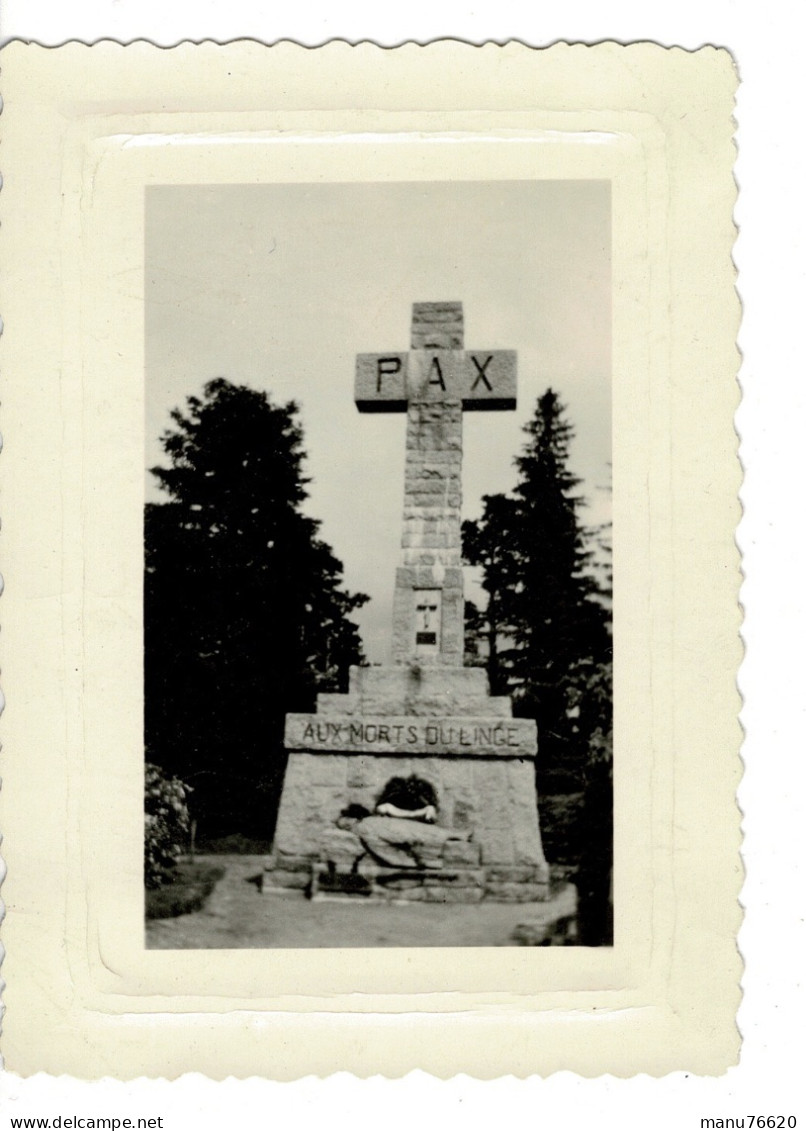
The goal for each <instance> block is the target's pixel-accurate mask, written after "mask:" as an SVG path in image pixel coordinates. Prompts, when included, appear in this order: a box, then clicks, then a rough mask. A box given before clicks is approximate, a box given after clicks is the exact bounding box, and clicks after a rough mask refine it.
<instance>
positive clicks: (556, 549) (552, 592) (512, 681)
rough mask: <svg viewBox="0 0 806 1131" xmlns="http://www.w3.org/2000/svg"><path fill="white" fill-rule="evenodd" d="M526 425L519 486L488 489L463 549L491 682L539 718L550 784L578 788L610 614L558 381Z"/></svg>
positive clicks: (606, 652) (543, 769)
mask: <svg viewBox="0 0 806 1131" xmlns="http://www.w3.org/2000/svg"><path fill="white" fill-rule="evenodd" d="M525 431H526V433H527V437H528V440H527V443H526V446H525V449H524V451H523V453H522V454H521V455H520V456H519V457H518V458H517V459H516V461H515V462H516V467H517V469H518V472H519V476H518V483H517V486H516V488H515V491H514V494H513V495H512V496H505V495H496V496H488V497H486V498H485V500H484V511H483V514H482V517H481V519H480V520H479V521H477V522H466V523H465V524H464V527H463V535H464V537H463V545H464V553H465V559H466V561H468V562H469V563H470V564H472V565H480V566H482V567H483V581H482V585H483V587H484V588H485V589H486V591H487V594H488V606H487V612H486V617H487V626H488V633H489V650H490V660H491V662H490V682H491V686H492V689H493V691H494V692H495V693H497V694H509V695H511V696H512V698H513V702H514V708H515V711H516V713H517V714H519V715H521V716H523V717H527V718H535V719H537V720H538V728H539V733H540V760H539V766H540V775H541V777H542V779H543V785H544V786H546V787H548V789H549V791H550V792H571V791H572V790H574V789H577V790H581V789H582V788H583V787H584V781H585V767H586V764H587V759H588V753H589V750H588V747H589V741H590V736H591V733H592V729H595V726H594V727H593V728H591V726H590V724H591V720H590V719H589V718H588V714H589V710H588V708H589V706H590V700H589V698H588V697H587V696H586V689H587V687H588V685H589V684H590V682H591V681H592V680H594V679H595V678H596V676H597V673H598V672H599V669H600V667H601V665H602V664H603V663H607V662H608V660H609V657H610V636H609V631H608V614H607V610H606V609H604V608H603V606H602V603H601V602H600V601H599V600H597V594H598V587H597V584H596V581H595V578H594V577H593V576H592V575H591V571H590V568H589V566H590V557H591V551H590V549H589V548H588V545H587V542H586V532H585V529H584V527H583V525H582V523H581V520H580V514H579V512H580V510H581V508H582V506H583V502H584V501H583V499H582V498H581V496H580V495H579V494H578V493H577V489H578V487H579V480H578V479H577V478H576V477H575V476H574V475H573V474H572V472H571V471H570V470H569V466H568V463H569V447H570V444H571V441H572V439H573V430H572V428H571V425H570V424H569V423H568V421H567V420H566V418H565V409H564V406H563V405H562V404H561V402H560V400H559V398H558V397H557V395H556V393H554V392H553V391H552V390H551V389H549V390H547V391H546V393H544V394H543V396H541V397H540V398H539V399H538V402H537V406H536V411H535V415H534V417H533V418H532V420H531V421H530V422H529V423H528V424H527V426H526V429H525ZM597 709H598V708H597ZM601 721H602V720H598V721H597V725H598V723H599V722H601Z"/></svg>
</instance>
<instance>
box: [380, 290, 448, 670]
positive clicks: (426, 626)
mask: <svg viewBox="0 0 806 1131" xmlns="http://www.w3.org/2000/svg"><path fill="white" fill-rule="evenodd" d="M463 340H464V329H463V315H462V304H461V303H450V302H444V303H427V302H423V303H415V304H414V309H413V317H412V330H411V347H412V348H411V354H410V357H409V372H408V394H409V402H408V411H407V421H406V479H405V491H404V499H403V536H402V550H401V565H400V567H399V568H398V570H397V574H396V577H395V595H394V606H393V608H394V625H393V635H392V657H393V660H394V662H395V663H396V664H406V663H409V662H411V661H412V660H417V661H418V662H421V663H425V664H447V665H449V666H452V667H455V666H461V664H462V661H463V654H464V594H463V588H462V563H461V522H462V401H461V399H459V398H457V397H456V395H455V393H453V394H452V393H451V389H452V387H455V386H454V385H453V378H454V375H455V371H456V369H457V367H459V366H461V365H462V364H463V361H464V353H463V352H462V345H463Z"/></svg>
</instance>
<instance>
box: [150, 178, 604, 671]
mask: <svg viewBox="0 0 806 1131" xmlns="http://www.w3.org/2000/svg"><path fill="white" fill-rule="evenodd" d="M146 196H147V199H146V368H147V373H146V406H147V407H146V453H145V458H146V468H150V467H153V466H155V465H157V464H161V463H164V462H165V460H164V456H163V453H162V449H161V447H160V443H159V437H160V435H161V434H162V433H163V432H164V431H165V429H166V428H167V427H168V426H169V424H170V421H169V418H168V414H169V412H170V410H171V409H172V408H174V407H175V406H182V405H184V402H185V399H186V397H187V396H189V395H191V394H194V393H199V392H201V389H202V387H203V385H204V383H205V382H206V381H209V380H211V379H212V378H213V377H227V378H229V379H230V380H232V381H234V382H236V383H239V384H246V385H250V386H253V387H255V388H259V389H265V390H266V391H267V392H269V393H270V394H271V395H272V398H273V399H274V400H275V401H278V402H286V401H288V400H291V399H294V400H296V401H297V402H298V403H299V405H300V408H301V420H302V425H303V428H304V432H305V447H306V450H307V452H308V463H307V471H308V474H309V475H310V476H311V477H312V483H311V485H310V498H309V500H308V502H307V504H306V509H307V511H308V512H309V513H310V514H311V515H313V516H314V517H316V518H318V519H321V521H322V528H321V534H322V537H323V538H324V539H325V540H326V541H327V542H329V543H330V545H331V546H332V547H333V549H334V551H335V553H336V555H337V556H338V557H339V558H340V559H341V560H342V561H343V562H344V566H345V581H346V585H347V587H348V588H350V589H352V590H357V589H359V590H361V591H363V592H365V593H369V594H370V596H371V597H372V600H371V601H370V602H369V604H368V605H367V606H366V607H365V608H364V609H363V610H362V611H361V613H360V614H357V617H358V619H359V621H360V626H361V631H362V635H363V638H364V645H365V649H366V651H367V655H368V658H369V659H370V660H373V661H381V660H384V659H385V658H386V657H387V654H388V646H389V632H390V618H391V599H392V589H393V585H394V568H395V565H396V564H397V558H398V553H399V545H400V530H401V517H402V505H403V461H404V435H405V416H404V415H403V414H399V415H398V414H394V415H365V414H359V413H358V411H357V409H356V407H355V404H354V402H353V373H354V365H355V361H354V359H355V354H356V353H364V352H366V353H371V352H378V351H386V350H392V351H399V350H405V349H408V346H409V330H410V324H411V306H412V303H413V302H419V301H443V300H457V301H461V302H462V303H463V304H464V315H465V346H466V348H468V349H514V350H517V353H518V408H517V410H516V411H515V412H493V413H472V414H468V415H466V417H465V445H464V468H463V480H464V516H465V517H468V518H472V517H476V516H477V515H478V514H479V513H480V509H481V502H480V500H481V496H482V495H484V494H490V493H493V492H496V491H509V490H511V489H512V487H513V486H514V484H515V480H516V475H515V469H514V467H513V457H514V456H515V455H516V454H517V453H518V452H519V451H520V449H521V448H522V446H523V441H524V436H523V433H522V427H523V424H524V422H525V421H526V420H527V419H528V418H529V417H531V415H532V414H533V412H534V406H535V400H536V398H537V397H538V396H539V395H540V394H541V393H542V392H543V391H545V389H546V388H547V387H548V386H549V385H551V386H552V387H553V388H554V389H555V390H557V391H558V392H559V393H560V395H561V397H562V399H563V401H564V402H565V404H566V406H567V408H568V417H569V419H570V421H571V422H572V424H573V425H574V428H575V430H576V439H575V441H574V443H573V447H572V467H573V469H574V471H575V472H576V473H577V474H578V475H579V476H581V477H582V479H583V480H584V485H583V487H582V488H581V492H582V493H583V494H584V495H585V496H586V497H587V498H588V500H589V501H590V504H591V505H590V507H589V508H588V509H587V510H586V511H584V512H583V519H584V520H585V521H586V522H591V523H593V522H598V521H601V520H603V519H605V518H608V517H609V505H610V503H609V497H608V495H607V492H606V490H603V488H605V487H606V485H607V484H608V483H609V469H608V464H609V461H610V458H611V457H610V452H611V435H610V386H611V374H610V295H611V270H610V189H609V183H608V182H604V181H487V182H439V183H423V182H407V183H372V184H299V185H220V186H187V187H182V186H179V187H176V186H166V187H161V186H159V187H153V188H149V189H148V190H147V194H146ZM146 493H147V498H149V499H155V500H156V499H159V498H161V497H162V495H161V493H160V492H159V491H157V490H156V489H155V486H154V480H153V477H152V476H150V475H147V486H146ZM469 591H470V595H473V586H472V584H471V585H470V586H469Z"/></svg>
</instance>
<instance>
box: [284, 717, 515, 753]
mask: <svg viewBox="0 0 806 1131" xmlns="http://www.w3.org/2000/svg"><path fill="white" fill-rule="evenodd" d="M285 746H286V749H287V750H310V751H316V750H322V751H330V752H331V753H332V752H340V753H344V754H349V753H359V754H365V753H376V754H383V753H406V754H480V755H485V756H490V755H493V756H496V755H497V756H499V757H509V758H529V757H534V754H535V752H536V748H537V738H536V728H535V724H534V722H533V721H532V720H531V719H511V718H510V719H501V718H496V719H490V718H487V719H483V718H482V719H478V718H456V717H453V718H444V719H442V718H433V717H432V718H416V717H414V716H410V715H409V716H403V717H398V718H395V717H394V716H385V717H380V716H379V717H378V718H371V717H369V718H368V717H367V716H362V717H360V718H351V717H350V716H342V717H341V718H337V717H333V716H331V717H323V716H322V715H287V716H286V730H285Z"/></svg>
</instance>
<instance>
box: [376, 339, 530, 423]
mask: <svg viewBox="0 0 806 1131" xmlns="http://www.w3.org/2000/svg"><path fill="white" fill-rule="evenodd" d="M516 365H517V353H516V352H515V350H462V349H417V350H412V351H411V352H410V353H408V352H402V353H401V352H397V353H395V352H389V353H360V354H358V356H357V357H356V368H355V403H356V405H357V407H358V410H359V412H405V410H406V408H407V406H408V404H409V402H410V401H435V402H441V401H442V402H444V401H461V402H462V408H463V409H464V410H465V411H466V412H477V411H499V412H501V411H507V410H508V409H514V408H515V407H516V395H517V370H516Z"/></svg>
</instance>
